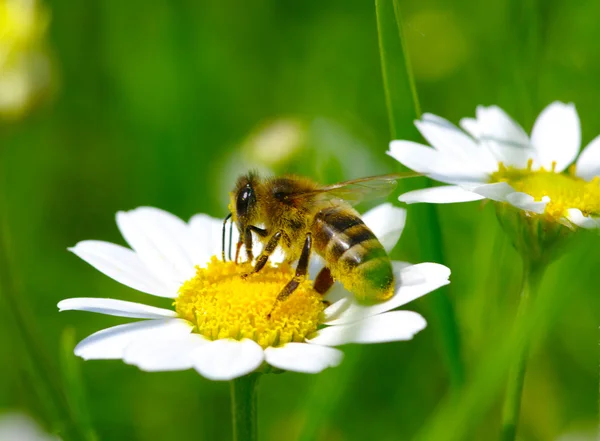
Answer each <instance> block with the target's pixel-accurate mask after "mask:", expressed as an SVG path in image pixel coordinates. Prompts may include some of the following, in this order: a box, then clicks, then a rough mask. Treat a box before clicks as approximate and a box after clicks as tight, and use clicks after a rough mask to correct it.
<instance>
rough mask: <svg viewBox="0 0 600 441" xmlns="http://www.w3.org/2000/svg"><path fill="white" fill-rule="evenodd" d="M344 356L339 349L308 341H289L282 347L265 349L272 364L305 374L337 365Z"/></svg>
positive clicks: (266, 355)
mask: <svg viewBox="0 0 600 441" xmlns="http://www.w3.org/2000/svg"><path fill="white" fill-rule="evenodd" d="M343 357H344V354H343V353H342V352H341V351H340V350H339V349H335V348H328V347H326V346H318V345H309V344H306V343H288V344H286V345H284V346H282V347H280V348H272V347H270V348H267V349H265V359H266V360H267V363H269V364H270V365H271V366H275V367H277V368H279V369H284V370H286V371H293V372H303V373H305V374H316V373H318V372H321V371H322V370H324V369H327V368H328V367H335V366H337V365H339V364H340V363H341V362H342V358H343Z"/></svg>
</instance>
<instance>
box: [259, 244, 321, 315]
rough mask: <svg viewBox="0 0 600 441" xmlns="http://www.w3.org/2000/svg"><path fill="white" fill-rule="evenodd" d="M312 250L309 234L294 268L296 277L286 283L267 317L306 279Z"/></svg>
mask: <svg viewBox="0 0 600 441" xmlns="http://www.w3.org/2000/svg"><path fill="white" fill-rule="evenodd" d="M311 249H312V235H311V234H310V233H307V234H306V240H305V241H304V246H303V247H302V254H300V259H298V266H296V275H295V276H294V278H293V279H292V280H290V281H289V282H288V284H287V285H285V286H284V287H283V289H282V290H281V292H280V293H279V295H278V296H277V299H276V300H275V304H274V305H273V308H272V309H271V312H269V315H268V317H271V313H272V312H273V310H274V309H275V307H276V306H277V305H278V304H279V303H281V302H283V301H284V300H285V299H287V298H288V297H289V296H290V295H292V293H293V292H294V291H296V289H297V288H298V286H300V283H301V282H302V281H303V280H304V279H305V278H306V274H308V260H309V258H310V251H311Z"/></svg>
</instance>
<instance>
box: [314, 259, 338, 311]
mask: <svg viewBox="0 0 600 441" xmlns="http://www.w3.org/2000/svg"><path fill="white" fill-rule="evenodd" d="M334 283H335V280H333V277H332V276H331V271H330V270H329V268H327V267H324V268H323V269H322V270H321V271H319V274H317V278H316V279H315V283H314V284H313V288H314V289H315V291H317V292H318V293H319V294H321V295H325V294H326V293H327V291H329V289H330V288H331V287H332V286H333V284H334ZM323 303H324V304H325V305H326V306H329V305H330V304H331V303H330V302H328V301H327V300H323Z"/></svg>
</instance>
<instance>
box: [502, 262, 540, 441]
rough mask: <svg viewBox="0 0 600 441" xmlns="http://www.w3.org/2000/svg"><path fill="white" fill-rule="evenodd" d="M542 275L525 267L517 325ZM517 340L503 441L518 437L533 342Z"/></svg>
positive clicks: (519, 337) (526, 339)
mask: <svg viewBox="0 0 600 441" xmlns="http://www.w3.org/2000/svg"><path fill="white" fill-rule="evenodd" d="M542 274H543V268H541V267H535V266H531V265H528V264H526V265H525V268H524V270H523V288H522V291H521V298H520V300H519V308H518V310H517V317H516V320H515V321H516V323H519V322H521V321H523V320H525V319H526V317H527V316H528V315H529V312H530V307H531V304H532V302H533V300H534V297H535V293H536V291H537V287H538V286H539V282H540V280H541V277H542ZM515 338H517V339H519V341H518V343H519V345H518V351H517V353H516V356H515V358H514V360H513V364H512V366H511V368H510V371H509V374H508V384H507V386H506V395H505V397H504V405H503V407H502V432H501V435H500V439H501V441H514V440H515V438H516V435H517V425H518V422H519V414H520V411H521V397H522V396H523V385H524V383H525V372H526V368H527V359H528V355H529V345H530V342H531V339H530V338H529V337H525V336H523V335H520V336H519V335H517V336H516V337H515Z"/></svg>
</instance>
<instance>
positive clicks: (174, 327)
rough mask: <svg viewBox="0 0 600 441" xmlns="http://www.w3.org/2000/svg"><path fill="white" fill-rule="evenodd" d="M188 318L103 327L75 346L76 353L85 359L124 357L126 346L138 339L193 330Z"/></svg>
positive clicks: (168, 335) (176, 334)
mask: <svg viewBox="0 0 600 441" xmlns="http://www.w3.org/2000/svg"><path fill="white" fill-rule="evenodd" d="M192 329H193V326H192V324H191V323H189V322H188V321H186V320H181V319H162V320H145V321H143V322H135V323H127V324H125V325H118V326H113V327H112V328H107V329H103V330H102V331H98V332H96V333H94V334H92V335H90V336H89V337H87V338H85V339H83V340H82V341H81V342H79V344H78V345H77V346H76V347H75V355H77V356H79V357H81V358H83V359H85V360H110V359H117V358H123V354H124V351H125V348H126V347H127V346H128V345H129V344H131V343H132V342H134V341H135V340H137V339H146V338H159V337H160V338H166V337H170V336H180V335H185V334H189V333H190V332H192Z"/></svg>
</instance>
